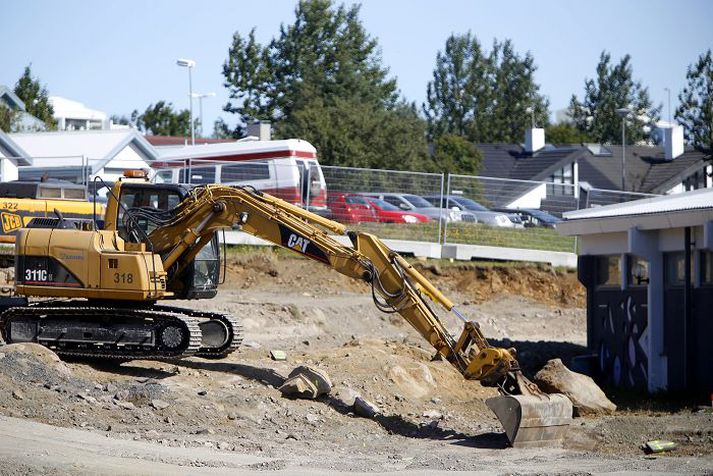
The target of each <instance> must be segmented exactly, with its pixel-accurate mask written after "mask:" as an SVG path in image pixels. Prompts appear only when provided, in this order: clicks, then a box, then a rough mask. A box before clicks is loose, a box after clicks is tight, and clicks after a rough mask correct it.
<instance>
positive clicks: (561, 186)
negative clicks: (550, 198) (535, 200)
mask: <svg viewBox="0 0 713 476" xmlns="http://www.w3.org/2000/svg"><path fill="white" fill-rule="evenodd" d="M550 182H552V184H551V185H549V184H548V185H547V194H548V195H560V196H561V195H574V162H570V163H569V164H567V165H565V166H564V167H562V168H561V169H559V170H556V171H555V173H554V174H552V175H551V176H550Z"/></svg>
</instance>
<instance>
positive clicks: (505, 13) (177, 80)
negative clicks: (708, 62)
mask: <svg viewBox="0 0 713 476" xmlns="http://www.w3.org/2000/svg"><path fill="white" fill-rule="evenodd" d="M345 3H347V4H351V3H360V4H361V14H360V18H361V20H362V23H363V24H364V27H365V29H366V31H367V32H368V33H369V34H370V35H371V36H372V37H374V38H376V39H377V40H378V43H379V46H380V48H381V56H382V61H383V64H384V65H385V66H387V67H388V68H389V71H390V73H391V75H392V76H393V77H396V78H397V81H398V86H399V89H400V91H401V93H402V95H403V96H404V97H405V98H406V99H407V100H409V101H414V102H416V103H417V104H418V105H420V104H422V103H423V102H424V101H425V99H426V85H427V83H428V81H429V80H430V79H431V78H432V74H433V68H434V66H435V58H436V54H437V53H438V51H439V50H442V49H443V48H444V45H445V41H446V39H447V38H448V36H449V35H451V34H453V33H455V34H461V33H466V32H468V31H471V32H472V33H473V34H475V35H476V36H477V37H478V39H479V40H480V41H481V43H482V44H483V45H485V46H486V47H487V48H488V49H489V47H490V45H491V44H492V42H493V39H496V38H497V39H498V40H499V41H502V40H504V39H508V38H509V39H511V40H512V41H513V43H514V46H515V49H516V51H518V52H519V53H520V54H524V53H525V52H527V51H529V52H530V53H531V54H532V55H533V56H534V58H535V63H536V64H537V66H538V69H537V72H536V74H535V79H536V81H537V82H538V83H539V84H540V86H541V92H542V93H543V94H544V95H545V96H547V97H548V98H549V100H550V109H551V111H552V112H553V113H554V111H556V110H558V109H563V108H566V107H567V106H568V104H569V100H570V97H571V96H572V94H573V93H574V94H577V95H578V96H579V97H580V98H581V96H582V94H583V91H584V81H585V79H586V78H592V77H593V76H594V75H595V68H596V65H597V62H598V60H599V55H600V54H601V52H602V51H603V50H606V51H609V52H610V53H611V55H612V59H613V60H614V61H618V60H619V59H620V58H621V57H622V56H624V55H626V54H629V55H631V57H632V66H633V71H634V78H635V79H638V80H641V81H642V83H643V85H644V86H647V87H648V88H649V92H650V95H651V97H652V99H653V100H654V103H655V104H662V105H663V110H662V119H666V118H667V116H668V93H667V92H666V91H665V88H669V89H670V90H671V108H672V110H673V111H675V108H676V106H677V104H678V99H677V96H678V93H679V92H680V91H681V90H682V89H683V87H684V86H685V83H686V80H685V76H686V70H687V68H688V65H690V64H691V63H693V62H694V61H696V59H697V58H698V56H699V55H700V54H702V53H703V52H704V51H706V50H707V49H709V48H713V28H712V27H711V25H713V1H707V0H677V1H672V0H668V1H664V0H629V1H623V0H618V1H612V0H598V1H588V2H584V1H565V0H561V1H554V0H540V1H532V0H530V1H527V0H525V1H521V0H510V1H500V2H496V1H485V0H482V1H481V0H478V1H476V0H471V1H461V0H440V1H438V2H436V1H433V0H430V1H428V0H389V1H383V0H363V1H362V2H351V1H346V2H345ZM295 5H296V1H287V0H273V1H262V2H260V1H255V0H254V1H252V2H247V1H241V0H232V1H228V0H225V1H219V0H203V1H202V2H193V1H186V0H172V1H168V0H152V1H137V0H122V1H102V2H94V1H90V0H84V1H79V0H62V1H55V0H0V18H2V20H0V24H1V25H2V26H1V27H0V84H1V85H7V86H9V87H11V88H12V87H14V84H15V82H16V81H17V79H18V78H19V77H20V75H21V74H22V72H23V69H24V67H25V66H27V65H28V64H31V65H32V73H33V75H34V76H36V77H38V78H39V79H40V80H41V82H42V83H43V84H44V85H46V87H47V88H48V90H49V92H50V95H56V96H62V97H66V98H69V99H72V100H75V101H79V102H82V103H84V104H85V105H86V106H87V107H89V108H92V109H98V110H101V111H104V112H107V113H108V114H110V115H111V114H118V115H122V114H125V115H129V114H130V113H131V111H133V110H134V109H138V110H139V111H140V112H142V111H144V110H145V109H146V107H147V106H148V105H149V104H152V103H156V102H157V101H159V100H166V101H169V102H172V103H173V104H174V106H176V107H177V108H182V109H183V108H188V104H189V103H188V72H187V69H186V68H181V67H179V66H177V65H176V59H177V58H189V59H192V60H194V61H195V62H196V67H195V68H194V69H193V92H194V93H210V92H214V93H216V96H215V97H208V98H205V99H203V122H204V124H206V133H209V132H210V131H209V129H210V130H212V124H213V122H214V121H215V120H216V119H217V118H218V117H219V116H222V117H223V118H225V119H226V120H227V121H228V122H229V123H234V122H235V119H233V118H232V116H231V115H230V114H228V113H226V112H223V111H222V107H223V106H224V105H225V103H226V102H227V100H228V93H227V89H226V88H225V87H224V86H223V79H224V78H223V76H222V65H223V62H224V61H225V60H226V58H227V55H228V48H229V47H230V44H231V40H232V35H233V33H234V32H236V31H237V32H239V33H240V34H242V35H246V34H247V33H248V32H249V31H250V29H252V28H256V36H257V39H258V41H260V42H261V43H263V44H264V43H267V42H269V41H270V40H271V39H272V38H273V37H275V36H277V35H278V34H279V28H280V24H283V23H284V24H290V23H292V22H293V21H294V10H295ZM198 114H199V108H198V101H197V100H194V115H195V116H196V117H197V116H198Z"/></svg>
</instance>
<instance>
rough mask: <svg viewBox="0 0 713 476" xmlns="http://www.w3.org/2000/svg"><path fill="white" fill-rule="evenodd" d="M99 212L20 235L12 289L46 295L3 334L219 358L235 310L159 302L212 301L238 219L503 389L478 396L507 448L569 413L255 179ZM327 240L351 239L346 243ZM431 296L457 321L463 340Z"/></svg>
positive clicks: (120, 199) (427, 293) (483, 343)
mask: <svg viewBox="0 0 713 476" xmlns="http://www.w3.org/2000/svg"><path fill="white" fill-rule="evenodd" d="M103 218H104V224H103V227H101V229H99V227H98V226H97V220H96V219H68V218H65V217H63V216H62V215H61V213H58V216H57V217H54V218H36V219H34V220H32V221H31V222H30V223H29V224H28V225H27V227H26V228H22V229H20V230H19V231H18V232H17V240H16V284H15V288H16V293H17V294H18V295H21V296H26V297H42V298H53V299H42V300H37V302H33V303H31V304H28V305H17V306H15V307H10V308H9V309H7V310H5V311H4V312H3V313H2V315H0V329H1V330H2V337H3V338H4V340H5V342H7V343H13V342H37V343H40V344H42V345H45V346H47V347H49V348H51V349H53V350H54V351H55V352H57V353H58V354H60V355H66V356H86V357H104V358H116V359H175V358H182V357H187V356H191V355H196V356H201V357H208V358H220V357H224V356H226V355H228V354H230V353H231V352H233V351H235V350H236V349H237V348H238V346H239V344H240V341H241V339H242V333H241V328H240V323H239V320H238V319H236V318H235V317H233V316H230V315H226V314H219V313H211V312H201V311H196V310H193V309H184V308H178V307H173V306H167V305H163V304H159V302H161V301H164V300H166V299H186V298H189V299H190V298H210V297H213V296H214V295H215V293H216V290H217V284H218V280H219V276H220V274H221V273H220V247H219V244H218V240H217V238H216V236H217V235H216V232H217V231H218V230H221V229H225V228H230V227H234V226H238V227H239V228H240V229H241V230H242V231H244V232H247V233H249V234H251V235H254V236H257V237H260V238H263V239H265V240H267V241H269V242H272V243H275V244H276V245H279V246H282V247H284V248H287V249H290V250H292V251H294V252H296V253H299V254H301V255H302V256H306V257H308V258H311V259H313V260H316V261H320V262H322V263H324V264H325V265H327V266H329V267H331V268H333V269H335V270H336V271H338V272H340V273H342V274H344V275H347V276H350V277H352V278H356V279H360V280H364V281H366V282H367V283H369V284H370V285H371V289H372V294H373V299H374V303H375V305H376V306H377V307H378V308H379V309H380V310H382V311H384V312H395V313H398V314H400V315H401V316H402V317H403V318H404V319H406V320H407V321H408V322H409V323H410V324H411V325H412V326H413V327H414V328H415V329H416V331H417V332H418V333H419V334H420V335H421V336H422V337H423V338H424V339H426V340H427V341H428V342H429V343H430V344H431V345H432V346H433V347H434V348H435V349H436V351H437V353H439V354H440V355H441V356H442V357H443V358H444V359H445V360H447V361H448V362H450V363H451V364H452V365H453V366H454V367H455V368H456V369H457V370H458V371H459V372H460V373H461V374H462V375H463V376H464V377H465V378H466V379H473V380H479V381H480V382H481V383H482V384H483V385H485V386H492V387H497V388H498V389H499V391H500V393H501V396H499V397H493V398H491V399H489V400H488V401H487V402H486V403H487V404H488V406H489V407H490V408H491V409H492V410H493V411H494V412H495V413H496V415H497V416H498V418H499V419H500V421H501V422H502V424H503V427H504V428H505V431H506V434H507V436H508V438H509V439H510V442H511V443H512V444H513V445H516V446H533V445H540V446H542V445H548V444H553V443H554V442H555V441H558V440H561V439H562V437H563V435H564V432H565V430H566V428H567V425H568V424H569V423H570V422H571V418H572V404H571V402H570V401H569V400H568V399H567V398H566V397H564V396H563V395H559V394H554V395H547V394H544V393H543V392H541V391H540V390H539V389H538V388H537V386H536V385H535V384H533V383H532V382H530V381H529V380H527V379H526V378H525V377H524V376H523V374H522V372H521V371H520V368H519V366H518V362H517V359H516V354H515V350H514V349H502V348H496V347H493V346H491V345H490V344H489V343H488V341H487V340H486V339H485V337H484V336H483V334H482V333H481V331H480V328H479V326H478V324H477V323H476V322H473V321H469V320H467V319H466V318H465V317H464V316H463V315H462V314H461V313H460V312H458V310H457V309H456V307H455V306H454V304H453V302H452V301H450V300H449V299H448V298H447V297H446V296H444V295H443V294H442V293H441V292H440V291H439V290H438V289H436V288H435V287H434V286H433V285H432V284H431V283H430V282H429V281H428V280H427V279H426V278H425V277H424V276H423V275H421V274H420V273H419V272H418V271H417V270H416V269H415V268H414V267H412V266H411V265H410V264H409V263H408V262H407V261H406V260H405V259H404V258H402V257H401V256H399V255H398V254H397V253H395V252H393V251H392V250H390V249H389V248H388V247H387V246H386V245H385V244H384V243H383V242H382V241H381V240H379V239H378V238H377V237H376V236H374V235H372V234H368V233H360V232H350V231H347V229H346V227H345V226H344V225H342V224H340V223H337V222H334V221H331V220H328V219H326V218H323V217H321V216H318V215H315V214H313V213H310V212H308V211H306V210H304V209H302V208H299V207H297V206H295V205H292V204H290V203H287V202H285V201H283V200H280V199H277V198H275V197H272V196H270V195H268V194H265V193H261V192H259V191H256V190H254V189H252V188H250V187H237V186H232V187H231V186H224V185H203V186H198V187H195V188H192V189H185V188H183V187H181V186H179V185H175V184H152V183H148V182H141V181H139V182H137V181H118V182H116V183H115V184H114V186H113V187H112V189H111V191H110V193H109V195H108V203H107V207H106V214H105V216H104V217H103ZM330 235H343V236H348V237H349V240H350V241H351V246H345V245H343V244H341V243H340V242H339V241H338V240H335V239H334V238H332V237H331V236H330ZM426 298H428V299H426ZM429 302H433V303H436V304H438V305H440V306H441V307H443V308H444V309H445V310H447V311H450V312H453V313H454V314H455V315H456V316H458V318H460V319H461V320H462V321H463V322H464V328H463V331H462V333H461V334H460V336H458V337H454V336H452V335H451V334H450V333H449V332H448V330H447V329H446V328H445V326H444V325H443V323H442V322H441V320H440V319H439V318H438V315H437V314H436V313H435V312H434V310H433V309H432V307H431V304H429Z"/></svg>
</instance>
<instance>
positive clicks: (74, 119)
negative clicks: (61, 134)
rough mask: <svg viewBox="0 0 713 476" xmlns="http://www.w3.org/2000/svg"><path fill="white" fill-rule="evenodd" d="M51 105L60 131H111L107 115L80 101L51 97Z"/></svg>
mask: <svg viewBox="0 0 713 476" xmlns="http://www.w3.org/2000/svg"><path fill="white" fill-rule="evenodd" d="M49 101H50V104H52V108H53V109H54V118H55V119H56V120H57V129H58V130H60V131H89V130H101V129H109V128H110V127H109V126H110V123H109V119H108V117H107V114H106V113H105V112H103V111H97V110H94V109H90V108H88V107H87V106H85V105H84V104H82V103H81V102H79V101H73V100H71V99H67V98H63V97H61V96H50V97H49Z"/></svg>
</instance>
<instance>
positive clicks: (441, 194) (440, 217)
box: [437, 174, 443, 245]
mask: <svg viewBox="0 0 713 476" xmlns="http://www.w3.org/2000/svg"><path fill="white" fill-rule="evenodd" d="M439 198H440V200H441V203H443V174H441V193H440V197H439ZM440 210H441V211H440V212H439V213H438V237H437V240H438V241H437V242H438V244H439V245H440V244H441V226H442V225H443V223H442V222H443V220H442V218H443V209H440Z"/></svg>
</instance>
